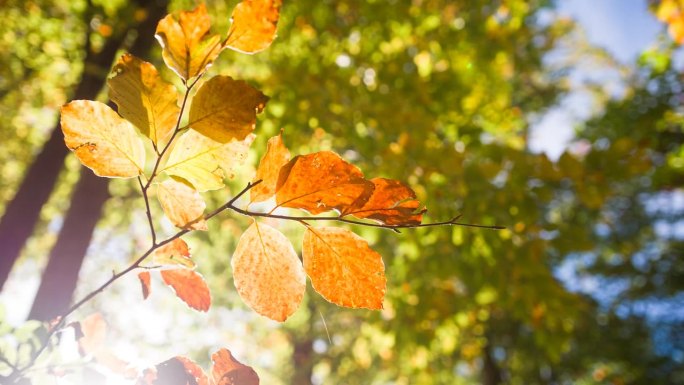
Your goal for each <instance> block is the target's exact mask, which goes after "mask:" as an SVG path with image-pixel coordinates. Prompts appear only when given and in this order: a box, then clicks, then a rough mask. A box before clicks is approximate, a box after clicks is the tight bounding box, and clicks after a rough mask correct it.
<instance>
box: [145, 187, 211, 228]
mask: <svg viewBox="0 0 684 385" xmlns="http://www.w3.org/2000/svg"><path fill="white" fill-rule="evenodd" d="M157 197H158V198H159V203H160V204H161V206H162V209H163V210H164V214H166V217H167V218H169V220H171V223H173V224H174V225H176V226H177V227H180V228H181V229H189V230H204V231H206V230H207V222H206V221H205V220H204V218H203V214H204V209H205V208H206V207H207V205H206V204H205V203H204V199H202V196H201V195H200V193H198V192H197V191H196V190H195V189H193V188H192V187H190V186H188V185H187V184H185V183H183V182H180V181H178V180H175V179H167V180H165V181H164V182H162V183H160V184H159V185H158V188H157Z"/></svg>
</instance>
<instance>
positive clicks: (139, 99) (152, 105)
mask: <svg viewBox="0 0 684 385" xmlns="http://www.w3.org/2000/svg"><path fill="white" fill-rule="evenodd" d="M112 73H113V74H114V75H113V76H112V77H111V78H110V79H109V80H108V81H107V84H108V85H109V97H110V98H111V99H112V101H113V102H114V103H116V105H117V106H118V107H119V109H118V111H119V114H121V116H123V117H124V118H126V119H128V120H129V121H130V122H131V123H133V124H134V125H135V126H136V127H138V129H140V132H142V133H143V134H144V135H145V136H147V137H148V138H150V139H151V140H152V142H153V143H154V144H155V145H156V146H159V145H160V144H161V143H163V142H165V141H166V140H168V139H169V137H170V136H171V134H172V133H173V129H174V126H175V124H176V120H177V119H178V113H179V111H180V108H179V107H178V90H176V87H174V86H173V85H172V84H170V83H167V82H165V81H164V80H162V78H161V77H160V76H159V72H157V69H156V68H154V66H153V65H152V64H150V63H148V62H146V61H142V60H140V59H138V58H136V57H135V56H133V55H130V54H125V55H123V56H122V57H121V58H120V59H119V61H118V62H117V63H116V64H115V65H114V68H113V69H112Z"/></svg>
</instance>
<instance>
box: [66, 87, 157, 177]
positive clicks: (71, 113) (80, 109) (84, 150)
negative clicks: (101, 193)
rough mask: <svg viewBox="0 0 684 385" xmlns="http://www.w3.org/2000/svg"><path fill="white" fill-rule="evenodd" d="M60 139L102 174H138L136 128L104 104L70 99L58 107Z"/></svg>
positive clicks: (140, 155) (140, 159)
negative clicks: (60, 127)
mask: <svg viewBox="0 0 684 385" xmlns="http://www.w3.org/2000/svg"><path fill="white" fill-rule="evenodd" d="M61 126H62V131H63V132H64V141H65V142H66V145H67V147H69V149H70V150H71V151H73V152H74V153H75V154H76V156H77V157H78V159H79V160H80V161H81V163H83V165H85V166H86V167H88V168H90V169H91V170H93V171H94V172H95V174H96V175H99V176H105V177H119V178H132V177H135V176H138V175H140V174H141V173H142V170H143V165H144V164H145V148H144V146H143V142H142V140H141V139H140V137H139V136H138V134H137V132H136V129H135V128H134V127H133V125H131V124H130V123H129V122H128V121H127V120H125V119H122V118H121V117H120V116H119V115H118V114H117V113H116V112H114V110H112V109H111V108H110V107H109V106H107V105H106V104H103V103H100V102H94V101H90V100H74V101H72V102H70V103H68V104H66V105H64V106H63V107H62V116H61Z"/></svg>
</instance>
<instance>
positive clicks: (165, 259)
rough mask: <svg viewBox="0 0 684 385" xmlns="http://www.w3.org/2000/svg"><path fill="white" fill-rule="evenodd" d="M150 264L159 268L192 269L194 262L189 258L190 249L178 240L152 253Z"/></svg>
mask: <svg viewBox="0 0 684 385" xmlns="http://www.w3.org/2000/svg"><path fill="white" fill-rule="evenodd" d="M152 263H153V264H154V265H160V266H183V267H185V268H187V269H194V268H195V262H194V261H193V260H192V258H190V249H189V248H188V244H187V243H185V241H184V240H182V239H180V238H178V239H174V240H173V241H172V242H169V243H167V244H166V245H164V246H162V247H160V248H158V249H157V250H155V251H154V253H152Z"/></svg>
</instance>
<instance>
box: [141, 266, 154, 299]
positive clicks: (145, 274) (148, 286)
mask: <svg viewBox="0 0 684 385" xmlns="http://www.w3.org/2000/svg"><path fill="white" fill-rule="evenodd" d="M138 279H139V280H140V286H141V287H142V295H143V299H147V297H149V296H150V291H151V290H152V282H151V281H150V272H149V271H142V272H140V273H138Z"/></svg>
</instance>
